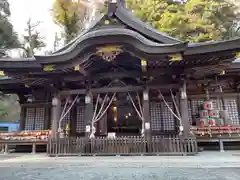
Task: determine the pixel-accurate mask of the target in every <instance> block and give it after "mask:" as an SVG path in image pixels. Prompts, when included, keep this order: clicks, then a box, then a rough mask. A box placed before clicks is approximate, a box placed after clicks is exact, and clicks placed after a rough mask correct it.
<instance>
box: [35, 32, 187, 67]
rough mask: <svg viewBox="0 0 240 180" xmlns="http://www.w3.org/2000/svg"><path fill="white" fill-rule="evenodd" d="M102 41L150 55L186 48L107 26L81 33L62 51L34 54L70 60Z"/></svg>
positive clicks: (45, 59) (45, 60) (48, 59)
mask: <svg viewBox="0 0 240 180" xmlns="http://www.w3.org/2000/svg"><path fill="white" fill-rule="evenodd" d="M103 42H104V44H105V43H106V44H118V45H130V46H132V47H133V48H134V49H136V52H137V51H140V52H142V53H146V54H152V55H160V54H169V53H170V54H171V53H176V52H181V51H184V50H185V49H186V44H184V43H176V44H162V43H157V42H153V41H151V40H149V39H147V38H145V37H144V36H142V35H141V34H139V33H137V32H135V31H132V30H130V29H123V28H108V29H98V30H95V31H90V32H88V33H86V34H84V35H82V36H81V37H80V38H78V39H77V40H76V41H75V42H74V43H72V44H71V45H69V47H68V48H67V49H65V50H63V51H60V52H58V53H55V54H51V55H48V56H35V58H36V59H37V60H40V61H41V63H49V62H51V63H56V62H63V61H67V60H71V59H73V58H74V57H76V56H78V55H79V54H81V53H84V54H87V52H88V50H87V49H88V48H91V47H92V46H94V45H102V44H103ZM133 51H134V50H133ZM89 53H91V50H89Z"/></svg>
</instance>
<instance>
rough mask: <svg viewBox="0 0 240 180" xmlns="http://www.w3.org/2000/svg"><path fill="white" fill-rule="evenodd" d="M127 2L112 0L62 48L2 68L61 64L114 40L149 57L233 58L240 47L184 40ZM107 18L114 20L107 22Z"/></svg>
mask: <svg viewBox="0 0 240 180" xmlns="http://www.w3.org/2000/svg"><path fill="white" fill-rule="evenodd" d="M123 4H124V3H122V2H121V1H120V0H119V1H118V2H117V3H110V4H109V7H108V14H107V15H101V16H100V17H99V18H97V19H96V21H94V22H93V23H92V24H91V25H90V27H89V29H86V30H85V31H83V32H82V33H81V34H80V35H79V36H77V37H76V38H75V39H73V40H72V41H71V42H69V43H68V44H67V45H65V46H64V47H63V48H61V49H59V50H58V51H56V52H54V53H52V54H50V55H44V56H35V57H33V58H30V59H18V60H14V59H0V68H10V67H11V66H12V65H13V64H14V67H24V68H27V67H31V68H35V69H38V68H42V65H44V64H56V63H60V64H61V63H67V61H69V60H70V64H71V60H73V59H78V61H85V60H87V59H88V58H89V57H90V56H91V55H92V54H93V53H95V51H96V47H99V46H103V45H112V44H114V45H120V46H122V48H123V50H124V51H131V52H133V53H134V54H135V55H136V56H139V57H143V58H145V59H146V60H148V59H151V58H155V59H161V58H158V57H159V56H160V55H174V54H179V53H181V54H182V55H184V58H185V59H188V57H189V58H193V59H196V58H195V56H197V58H198V56H199V55H201V54H206V55H207V56H208V54H209V53H212V54H214V53H216V52H224V53H225V54H228V55H231V58H232V57H234V55H233V54H234V53H235V52H237V51H238V50H240V38H237V39H233V40H228V41H221V42H204V43H185V42H182V41H180V40H178V39H176V38H173V37H170V36H168V35H166V34H165V33H161V32H159V31H157V30H156V29H154V28H153V27H152V26H150V25H147V24H146V23H144V22H142V21H140V20H139V19H137V18H136V17H134V15H133V14H132V12H131V11H129V10H128V9H126V8H125V7H124V5H123ZM106 20H108V22H109V21H112V22H114V23H110V24H109V23H107V24H106V23H105V21H106ZM226 51H227V53H226ZM192 56H194V57H192ZM218 56H219V54H218ZM208 58H209V57H207V58H205V59H208ZM13 62H14V63H13Z"/></svg>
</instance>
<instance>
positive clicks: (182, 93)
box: [180, 81, 190, 137]
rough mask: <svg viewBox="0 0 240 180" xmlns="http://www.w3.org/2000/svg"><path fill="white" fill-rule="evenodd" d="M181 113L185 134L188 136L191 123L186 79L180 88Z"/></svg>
mask: <svg viewBox="0 0 240 180" xmlns="http://www.w3.org/2000/svg"><path fill="white" fill-rule="evenodd" d="M180 114H181V118H182V125H183V135H184V136H185V137H187V136H189V134H190V123H189V117H188V99H187V92H186V81H184V82H183V84H182V87H181V88H180Z"/></svg>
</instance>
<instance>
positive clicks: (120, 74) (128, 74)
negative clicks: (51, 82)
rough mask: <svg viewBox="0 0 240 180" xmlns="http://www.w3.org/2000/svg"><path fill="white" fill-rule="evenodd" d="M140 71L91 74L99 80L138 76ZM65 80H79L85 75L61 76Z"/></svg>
mask: <svg viewBox="0 0 240 180" xmlns="http://www.w3.org/2000/svg"><path fill="white" fill-rule="evenodd" d="M140 76H141V73H140V72H108V73H99V74H95V75H93V76H91V79H92V80H100V79H117V78H125V77H129V78H136V77H140ZM63 79H64V80H65V81H72V82H74V81H81V80H86V77H84V76H76V75H71V76H67V77H64V78H63Z"/></svg>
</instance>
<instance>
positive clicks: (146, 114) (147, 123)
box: [143, 88, 152, 141]
mask: <svg viewBox="0 0 240 180" xmlns="http://www.w3.org/2000/svg"><path fill="white" fill-rule="evenodd" d="M143 118H144V123H145V124H144V127H145V131H144V136H145V138H146V139H147V140H149V141H151V139H152V134H151V117H150V103H149V89H148V88H145V89H144V90H143Z"/></svg>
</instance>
